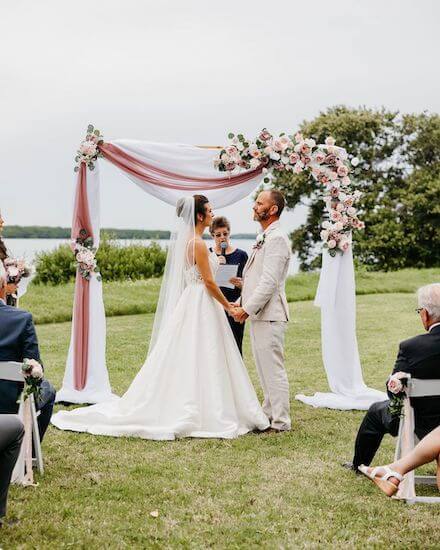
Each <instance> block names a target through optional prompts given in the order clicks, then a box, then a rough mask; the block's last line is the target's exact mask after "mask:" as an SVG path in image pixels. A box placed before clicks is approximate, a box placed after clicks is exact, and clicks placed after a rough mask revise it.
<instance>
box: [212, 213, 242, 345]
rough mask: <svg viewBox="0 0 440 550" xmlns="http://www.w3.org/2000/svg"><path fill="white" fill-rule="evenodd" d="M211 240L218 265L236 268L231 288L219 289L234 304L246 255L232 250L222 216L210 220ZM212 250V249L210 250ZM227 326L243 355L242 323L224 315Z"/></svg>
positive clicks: (238, 291) (229, 230) (237, 250)
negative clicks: (212, 240)
mask: <svg viewBox="0 0 440 550" xmlns="http://www.w3.org/2000/svg"><path fill="white" fill-rule="evenodd" d="M209 230H210V233H211V236H212V238H213V239H214V252H215V253H216V254H217V257H218V259H219V263H220V264H226V265H234V266H238V267H237V276H236V277H233V278H232V279H231V280H230V282H231V285H233V288H228V287H223V286H221V285H220V289H221V291H222V292H223V294H224V296H225V298H226V299H227V300H228V301H229V302H236V301H237V300H238V299H239V298H240V296H241V287H242V275H243V268H244V266H245V265H246V262H247V260H248V255H247V253H246V252H245V251H244V250H241V249H240V248H234V247H233V246H232V244H231V240H230V239H231V224H230V223H229V220H228V219H227V218H225V217H224V216H216V217H215V218H214V219H213V220H212V224H211V227H210V228H209ZM211 250H212V249H211ZM226 316H227V319H228V321H229V325H230V327H231V329H232V332H233V334H234V338H235V341H236V342H237V346H238V349H239V350H240V353H241V354H242V355H243V349H242V348H243V335H244V323H237V322H236V321H234V319H233V318H232V317H231V316H229V315H226Z"/></svg>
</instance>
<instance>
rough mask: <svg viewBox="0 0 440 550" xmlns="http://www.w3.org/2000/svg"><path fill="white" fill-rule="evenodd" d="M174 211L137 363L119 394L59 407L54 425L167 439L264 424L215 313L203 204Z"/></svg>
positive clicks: (213, 264)
mask: <svg viewBox="0 0 440 550" xmlns="http://www.w3.org/2000/svg"><path fill="white" fill-rule="evenodd" d="M176 213H177V216H178V219H177V223H178V230H177V231H176V233H175V234H173V236H172V239H171V243H170V246H169V250H168V255H167V262H166V266H165V273H164V279H163V283H162V287H161V291H160V297H159V303H158V308H157V313H156V316H155V319H154V326H153V332H152V336H151V342H150V348H149V352H148V356H147V359H146V361H145V364H144V365H143V367H142V368H141V370H140V371H139V372H138V374H137V375H136V377H135V378H134V380H133V382H132V383H131V386H130V387H129V388H128V390H127V392H126V393H125V394H124V395H123V396H122V397H121V398H119V399H117V400H115V401H109V402H107V403H100V404H98V405H92V406H90V407H83V408H79V409H75V410H72V411H60V412H58V413H57V414H55V415H54V416H53V417H52V423H53V424H54V425H55V426H56V427H57V428H60V429H62V430H73V431H78V432H89V433H92V434H103V435H111V436H116V437H120V436H134V437H141V438H144V439H157V440H171V439H175V438H176V437H215V438H234V437H237V436H239V435H242V434H245V433H247V432H249V431H251V430H254V429H258V430H264V429H266V428H267V427H268V426H269V421H268V419H267V417H266V415H265V414H264V413H263V410H262V409H261V407H260V404H259V402H258V399H257V396H256V394H255V390H254V387H253V386H252V383H251V381H250V379H249V375H248V373H247V370H246V368H245V366H244V363H243V360H242V358H241V355H240V352H239V350H238V347H237V344H236V343H235V340H234V337H233V334H232V332H231V328H230V326H229V323H228V321H227V319H226V316H225V314H224V312H223V309H225V310H226V311H227V312H230V311H231V308H232V307H233V306H231V305H230V304H229V303H228V302H227V301H226V299H225V297H224V296H223V294H222V292H221V290H220V289H219V287H218V286H217V285H216V283H215V280H214V275H215V271H216V270H217V267H218V260H217V256H216V254H215V253H211V254H210V253H209V252H208V248H207V246H206V244H205V243H204V241H203V239H202V235H203V233H204V231H205V229H206V228H207V227H209V225H210V224H211V221H212V217H213V213H212V209H211V205H210V204H209V201H208V199H207V198H206V197H204V196H203V195H194V196H193V197H186V198H182V199H180V200H179V201H178V203H177V208H176Z"/></svg>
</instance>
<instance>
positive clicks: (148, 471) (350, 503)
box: [0, 271, 440, 549]
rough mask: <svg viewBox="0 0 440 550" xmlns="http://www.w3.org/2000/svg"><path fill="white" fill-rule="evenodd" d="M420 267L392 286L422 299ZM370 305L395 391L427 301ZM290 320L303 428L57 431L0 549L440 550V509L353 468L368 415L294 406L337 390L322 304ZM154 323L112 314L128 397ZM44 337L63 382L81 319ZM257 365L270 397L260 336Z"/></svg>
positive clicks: (15, 502)
mask: <svg viewBox="0 0 440 550" xmlns="http://www.w3.org/2000/svg"><path fill="white" fill-rule="evenodd" d="M413 273H414V277H413V280H410V277H409V276H408V279H407V280H406V283H405V277H403V278H401V279H399V280H397V278H396V279H395V280H394V281H393V283H392V285H391V284H390V286H393V288H396V287H397V289H398V290H404V291H405V292H409V290H408V288H409V287H410V286H411V285H416V286H417V284H420V278H421V276H420V275H419V276H418V277H417V275H416V272H413ZM437 273H438V271H437ZM396 275H397V274H396ZM425 278H427V277H425ZM416 279H417V281H416ZM437 280H438V277H437ZM431 281H432V278H431ZM423 282H425V281H423ZM426 282H429V281H428V280H426ZM365 284H367V283H365ZM399 285H403V286H404V288H401V287H399ZM405 285H406V286H405ZM139 286H140V287H141V288H142V285H139ZM372 286H373V289H374V288H375V286H374V283H372ZM116 288H117V287H115V291H116ZM134 288H135V289H136V290H135V292H139V294H138V296H141V295H142V292H141V290H139V289H137V285H135V286H134ZM382 288H384V286H382ZM33 299H34V297H32V296H31V295H29V302H32V300H33ZM143 299H144V301H145V300H146V297H145V296H143ZM357 303H358V310H357V311H358V338H359V346H360V353H361V359H362V365H363V370H364V378H365V380H366V382H367V383H368V384H369V385H371V386H374V387H376V388H383V386H384V380H385V378H386V376H387V375H388V373H389V372H390V369H391V368H392V366H393V363H394V359H395V355H396V351H397V346H398V342H399V341H400V340H402V339H404V338H407V337H409V336H412V335H414V334H417V333H420V332H421V330H422V329H421V326H420V322H419V320H418V318H417V315H416V314H415V312H414V308H415V307H416V303H415V298H414V296H412V295H411V294H408V293H389V294H383V295H379V294H371V295H363V296H359V297H358V300H357ZM291 313H292V321H291V323H290V325H289V331H288V335H287V349H286V354H287V369H288V374H289V379H290V384H291V395H292V401H291V408H292V411H291V412H292V420H293V429H292V431H291V432H289V433H285V434H280V435H270V434H260V435H256V434H250V435H246V436H243V437H241V438H239V439H236V440H233V441H219V440H188V439H187V440H179V441H174V442H154V441H145V440H139V439H127V438H123V439H118V438H110V437H96V436H92V435H88V434H76V433H73V432H61V431H59V430H57V429H55V428H53V427H50V428H49V431H48V434H47V436H46V439H45V441H44V444H43V451H44V454H45V464H46V473H45V475H44V477H40V478H38V481H39V482H40V485H39V487H37V488H27V489H24V488H21V487H13V488H12V490H11V494H10V507H9V514H10V517H12V518H14V517H15V518H17V519H19V524H18V525H16V526H14V527H7V528H5V529H3V531H2V532H0V541H1V544H0V546H1V547H2V548H4V549H7V548H106V547H107V548H166V547H168V548H170V547H172V548H207V547H214V548H257V547H262V548H305V547H307V548H336V547H344V548H379V547H380V548H382V547H389V548H420V549H421V548H438V547H439V541H440V538H439V533H440V530H439V525H440V507H438V506H437V507H435V506H433V505H422V504H419V505H416V506H408V505H405V504H402V503H399V502H395V501H391V500H389V499H387V498H386V497H385V496H384V495H382V494H381V493H379V491H378V490H377V489H376V488H375V486H374V485H373V484H372V483H370V482H368V480H366V479H365V478H359V477H357V476H355V475H354V474H352V473H350V472H348V471H346V470H344V469H343V468H342V467H341V466H340V463H341V462H342V461H343V460H346V459H350V458H351V456H352V448H353V441H354V437H355V434H356V430H357V428H358V426H359V423H360V420H361V418H362V415H363V413H362V412H360V411H351V412H341V411H332V410H326V409H313V408H311V407H308V406H306V405H303V404H302V403H300V402H298V401H295V400H294V398H293V396H294V395H295V394H296V393H300V392H301V393H312V392H314V391H325V390H327V383H326V378H325V374H324V371H323V367H322V362H321V352H320V326H319V310H318V309H316V308H314V307H313V305H312V303H311V302H310V301H298V302H295V303H292V304H291ZM152 317H153V316H152V314H142V315H127V316H124V317H112V318H109V319H108V327H107V328H108V338H107V359H108V368H109V372H110V378H111V382H112V386H113V388H114V390H115V391H116V392H118V393H122V392H123V391H124V390H125V389H126V388H127V387H128V385H129V384H130V381H131V380H132V379H133V377H134V375H135V373H136V371H137V370H138V369H139V368H140V366H141V365H142V363H143V361H144V358H145V353H146V350H147V342H148V338H149V334H150V330H151V325H152ZM38 333H39V339H40V343H41V348H42V356H43V358H44V361H45V364H46V365H47V371H46V372H47V376H48V378H50V379H51V380H52V382H53V383H54V384H55V385H56V386H57V387H59V386H60V383H61V380H62V376H63V370H64V361H65V357H66V354H67V348H68V342H69V336H70V323H59V324H45V325H39V326H38ZM245 362H246V365H247V366H248V368H249V371H250V373H251V376H252V379H253V381H254V383H255V385H256V387H257V388H258V392H259V395H260V396H261V391H260V388H259V385H258V381H257V377H256V374H255V369H254V366H253V363H252V358H251V355H250V348H249V340H248V337H247V336H246V342H245ZM392 456H393V441H392V439H391V438H386V439H385V441H384V444H383V446H382V448H381V450H380V453H379V455H378V457H377V461H378V463H380V462H385V461H389V460H390V459H391V458H392ZM424 493H425V494H434V489H432V488H428V489H425V491H424ZM152 511H157V512H158V517H157V518H155V517H152V516H151V515H150V512H152Z"/></svg>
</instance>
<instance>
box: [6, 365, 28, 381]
mask: <svg viewBox="0 0 440 550" xmlns="http://www.w3.org/2000/svg"><path fill="white" fill-rule="evenodd" d="M21 366H22V363H17V362H16V361H0V380H8V381H10V382H24V376H23V371H22V370H21Z"/></svg>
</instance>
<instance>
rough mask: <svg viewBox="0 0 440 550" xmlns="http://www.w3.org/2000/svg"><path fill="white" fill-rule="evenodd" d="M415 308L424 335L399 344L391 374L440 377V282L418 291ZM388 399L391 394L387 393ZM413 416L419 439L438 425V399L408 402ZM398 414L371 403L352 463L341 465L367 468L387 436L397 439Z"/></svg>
mask: <svg viewBox="0 0 440 550" xmlns="http://www.w3.org/2000/svg"><path fill="white" fill-rule="evenodd" d="M417 297H418V305H419V307H418V308H417V309H416V312H417V314H418V315H419V316H420V319H421V321H422V324H423V326H424V328H425V330H426V333H425V334H420V335H418V336H414V337H413V338H410V339H409V340H405V341H404V342H401V343H400V346H399V352H398V355H397V359H396V363H395V366H394V370H393V373H392V375H394V376H396V377H397V378H401V377H404V373H407V374H410V375H411V376H412V377H413V378H421V379H437V378H440V283H434V284H430V285H427V286H424V287H422V288H420V289H419V290H418V292H417ZM389 396H390V397H393V395H392V394H391V393H390V392H389ZM411 405H412V406H413V407H414V414H415V433H416V435H417V437H418V438H419V439H422V438H423V437H425V436H426V435H427V434H428V433H430V432H431V431H432V430H434V429H435V428H436V427H437V426H439V425H440V397H416V398H412V399H411ZM399 418H400V416H399V414H398V413H396V412H395V411H393V410H392V409H391V410H390V400H388V399H387V400H386V401H380V402H378V403H374V404H373V405H371V407H370V408H369V410H368V412H367V414H366V415H365V417H364V419H363V421H362V424H361V426H360V428H359V431H358V434H357V437H356V443H355V451H354V458H353V462H346V463H345V464H344V466H345V467H346V468H350V469H352V470H354V471H356V472H357V471H358V468H359V466H360V465H361V464H363V465H365V466H369V465H370V464H371V462H372V460H373V458H374V456H375V454H376V452H377V450H378V448H379V446H380V444H381V442H382V439H383V436H384V435H385V434H387V433H389V434H391V435H393V436H397V433H398V430H399Z"/></svg>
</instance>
